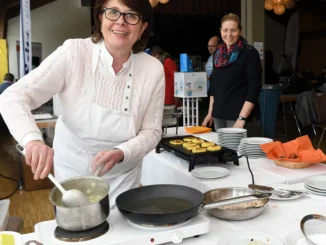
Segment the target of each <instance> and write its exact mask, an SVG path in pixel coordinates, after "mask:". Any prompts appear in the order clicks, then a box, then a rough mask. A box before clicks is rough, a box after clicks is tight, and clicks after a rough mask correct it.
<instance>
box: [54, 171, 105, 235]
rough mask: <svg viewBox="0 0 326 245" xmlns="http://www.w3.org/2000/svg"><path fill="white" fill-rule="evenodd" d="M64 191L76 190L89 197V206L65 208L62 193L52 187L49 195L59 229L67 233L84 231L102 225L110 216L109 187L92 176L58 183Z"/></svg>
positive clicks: (101, 180)
mask: <svg viewBox="0 0 326 245" xmlns="http://www.w3.org/2000/svg"><path fill="white" fill-rule="evenodd" d="M60 184H61V185H62V186H63V188H65V189H66V190H70V189H77V190H80V191H82V192H83V193H85V195H86V196H88V197H89V199H90V201H91V204H90V205H88V206H83V207H65V206H64V205H63V204H62V201H61V200H62V193H61V191H60V190H59V189H58V188H57V187H54V188H53V189H52V191H51V193H50V195H49V199H50V202H51V203H52V204H53V206H54V207H55V219H56V221H57V224H58V226H59V227H61V228H63V229H65V230H68V231H84V230H88V229H91V228H93V227H95V226H97V225H99V224H101V223H103V222H104V221H105V220H106V219H107V217H108V216H109V214H110V201H109V194H108V193H109V185H108V183H106V182H105V181H104V180H103V179H101V178H99V177H94V176H84V177H76V178H71V179H68V180H65V181H63V182H60Z"/></svg>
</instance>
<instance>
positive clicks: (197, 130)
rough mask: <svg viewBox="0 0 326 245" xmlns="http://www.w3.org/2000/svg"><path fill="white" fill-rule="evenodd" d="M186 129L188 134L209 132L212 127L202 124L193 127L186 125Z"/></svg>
mask: <svg viewBox="0 0 326 245" xmlns="http://www.w3.org/2000/svg"><path fill="white" fill-rule="evenodd" d="M185 130H186V132H187V133H188V134H201V133H208V132H210V131H211V130H212V129H211V128H207V127H202V126H192V127H185Z"/></svg>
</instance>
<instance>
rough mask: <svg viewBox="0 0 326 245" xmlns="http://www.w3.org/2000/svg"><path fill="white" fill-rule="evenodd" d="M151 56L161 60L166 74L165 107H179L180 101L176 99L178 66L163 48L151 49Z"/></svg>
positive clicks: (154, 47) (155, 47)
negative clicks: (175, 76) (175, 89)
mask: <svg viewBox="0 0 326 245" xmlns="http://www.w3.org/2000/svg"><path fill="white" fill-rule="evenodd" d="M151 55H152V56H153V57H155V58H157V59H158V60H160V61H161V62H162V64H163V67H164V74H165V99H164V104H165V105H176V106H179V103H180V102H179V100H178V99H177V98H175V97H174V72H176V71H177V65H176V63H175V62H174V60H173V59H172V57H171V56H170V55H169V54H168V53H166V52H164V50H163V48H162V47H160V46H158V45H156V46H153V47H152V49H151Z"/></svg>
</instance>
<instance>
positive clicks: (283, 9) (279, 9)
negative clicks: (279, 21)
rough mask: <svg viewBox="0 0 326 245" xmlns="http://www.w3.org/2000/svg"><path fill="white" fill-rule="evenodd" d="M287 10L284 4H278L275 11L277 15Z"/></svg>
mask: <svg viewBox="0 0 326 245" xmlns="http://www.w3.org/2000/svg"><path fill="white" fill-rule="evenodd" d="M284 12H285V6H284V4H276V5H275V7H274V13H275V14H277V15H282V14H284Z"/></svg>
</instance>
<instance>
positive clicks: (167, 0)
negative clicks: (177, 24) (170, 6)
mask: <svg viewBox="0 0 326 245" xmlns="http://www.w3.org/2000/svg"><path fill="white" fill-rule="evenodd" d="M158 1H159V2H160V3H162V4H166V3H168V2H169V0H158Z"/></svg>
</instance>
